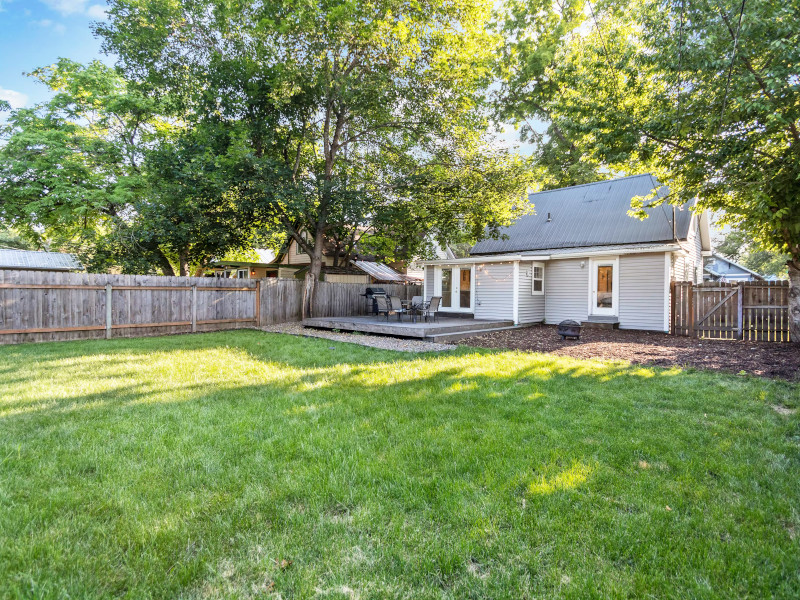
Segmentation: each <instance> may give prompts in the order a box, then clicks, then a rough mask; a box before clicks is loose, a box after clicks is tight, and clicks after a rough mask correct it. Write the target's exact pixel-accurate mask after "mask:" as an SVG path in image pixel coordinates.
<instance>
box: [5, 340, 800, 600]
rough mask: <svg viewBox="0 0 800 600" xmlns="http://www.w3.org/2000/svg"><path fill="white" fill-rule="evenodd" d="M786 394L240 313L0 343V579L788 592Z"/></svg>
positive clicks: (163, 589)
mask: <svg viewBox="0 0 800 600" xmlns="http://www.w3.org/2000/svg"><path fill="white" fill-rule="evenodd" d="M799 405H800V387H798V386H796V385H795V386H793V385H792V384H789V383H784V382H776V381H768V380H761V379H755V378H746V377H736V376H729V375H721V374H717V373H710V372H686V371H679V370H677V369H674V370H662V369H651V368H641V367H631V366H629V365H626V364H623V363H602V362H589V361H577V360H571V359H565V358H556V357H551V356H546V355H536V354H524V353H517V352H500V353H491V352H488V351H475V350H470V349H466V348H462V349H460V350H458V351H456V352H455V353H450V354H444V355H408V354H400V353H391V352H383V351H378V350H374V349H371V348H364V347H360V346H353V345H349V344H339V343H333V342H329V341H326V340H318V339H314V340H312V339H304V338H293V337H288V336H281V335H276V334H266V333H261V332H255V331H240V332H229V333H218V334H204V335H193V336H176V337H166V338H151V339H138V340H114V341H111V342H106V341H98V342H61V343H55V344H38V345H24V346H5V347H0V597H2V598H15V597H26V598H28V597H31V598H33V597H35V598H67V597H69V598H79V597H101V596H104V597H107V596H127V597H136V598H140V597H158V598H163V597H177V596H180V597H184V598H195V597H202V598H222V597H225V598H247V597H276V598H277V597H280V598H284V599H287V598H311V597H318V598H361V599H366V598H514V599H519V598H551V597H564V598H591V597H614V598H624V597H640V598H656V597H658V598H676V597H683V598H766V597H782V598H797V597H798V596H800V414H798V412H796V411H795V412H792V411H790V410H785V409H786V408H789V409H791V408H796V407H798V406H799ZM776 407H777V408H780V409H781V412H779V411H778V410H776Z"/></svg>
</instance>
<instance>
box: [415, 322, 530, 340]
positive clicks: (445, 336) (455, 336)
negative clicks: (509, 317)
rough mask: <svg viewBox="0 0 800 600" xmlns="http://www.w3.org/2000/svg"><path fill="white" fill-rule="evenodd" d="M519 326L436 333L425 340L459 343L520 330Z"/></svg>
mask: <svg viewBox="0 0 800 600" xmlns="http://www.w3.org/2000/svg"><path fill="white" fill-rule="evenodd" d="M519 327H520V326H519V325H506V326H504V327H484V328H482V329H470V330H469V331H453V332H451V333H436V334H433V335H427V336H425V337H424V338H423V339H424V340H425V341H426V342H438V343H440V344H447V343H450V342H457V341H458V340H463V339H464V338H468V337H472V336H474V335H484V334H487V333H494V332H495V331H506V330H507V329H519Z"/></svg>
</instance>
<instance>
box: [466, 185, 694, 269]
mask: <svg viewBox="0 0 800 600" xmlns="http://www.w3.org/2000/svg"><path fill="white" fill-rule="evenodd" d="M654 188H658V194H657V198H664V197H665V196H666V195H667V194H669V189H668V188H667V187H666V186H662V185H660V184H659V183H658V181H657V180H656V179H655V178H654V177H653V176H652V175H650V174H649V173H645V174H643V175H633V176H630V177H622V178H619V179H611V180H608V181H598V182H595V183H588V184H584V185H576V186H572V187H566V188H561V189H557V190H548V191H545V192H538V193H535V194H530V195H529V196H528V200H529V201H530V202H531V203H532V204H533V205H534V209H535V211H536V213H535V214H532V215H526V216H524V217H521V218H520V219H519V220H517V221H516V222H515V223H514V224H513V225H511V226H509V227H506V228H503V229H502V230H501V232H500V233H501V234H502V235H504V236H506V239H496V240H492V239H487V240H484V241H481V242H478V243H477V244H475V245H474V246H473V247H472V249H471V250H470V254H497V253H504V252H525V251H530V250H545V249H553V248H580V247H587V246H611V245H625V244H647V243H658V242H662V243H669V242H671V241H673V240H674V239H675V237H677V238H678V239H679V240H685V239H686V238H687V236H688V234H689V225H690V223H691V218H692V212H691V211H690V210H689V205H688V204H687V205H685V206H683V207H680V208H678V209H676V210H675V233H676V235H675V236H673V228H672V218H673V217H672V215H673V211H672V206H669V205H666V204H662V205H661V206H656V207H653V208H651V209H648V210H647V212H648V214H649V218H647V219H644V220H639V219H637V218H635V217H631V216H628V214H627V213H628V211H629V210H630V208H631V199H632V198H634V197H635V196H647V195H649V194H650V193H651V191H652V190H653V189H654Z"/></svg>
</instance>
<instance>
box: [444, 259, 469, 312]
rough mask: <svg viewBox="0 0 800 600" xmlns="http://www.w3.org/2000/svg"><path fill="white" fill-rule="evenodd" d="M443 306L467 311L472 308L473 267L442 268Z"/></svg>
mask: <svg viewBox="0 0 800 600" xmlns="http://www.w3.org/2000/svg"><path fill="white" fill-rule="evenodd" d="M440 281H441V287H440V290H441V296H442V305H441V306H442V308H444V309H448V310H456V311H461V310H464V311H467V310H470V309H471V308H472V267H461V268H446V267H445V268H442V270H441V280H440Z"/></svg>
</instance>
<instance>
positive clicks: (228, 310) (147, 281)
mask: <svg viewBox="0 0 800 600" xmlns="http://www.w3.org/2000/svg"><path fill="white" fill-rule="evenodd" d="M383 287H384V288H386V290H387V292H389V293H391V294H393V295H399V296H401V297H403V298H404V299H408V298H410V297H411V296H412V295H417V294H420V293H421V291H420V287H421V286H419V285H386V286H383ZM364 288H365V286H364V285H362V284H349V283H327V282H320V283H319V284H318V288H317V294H316V296H315V302H314V314H315V315H316V316H345V315H355V314H365V313H366V303H365V301H364V298H363V296H361V294H363V293H364ZM302 299H303V282H302V281H300V280H296V279H258V280H255V279H254V280H249V279H220V278H206V277H159V276H142V275H104V274H99V275H89V274H86V273H56V272H54V273H51V272H44V271H10V270H9V271H3V270H0V344H13V343H18V342H26V341H52V340H71V339H96V338H103V337H105V338H111V337H140V336H148V335H162V334H171V333H189V332H198V331H217V330H222V329H233V328H240V327H257V326H264V325H271V324H275V323H283V322H287V321H298V320H300V316H301V311H302Z"/></svg>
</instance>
